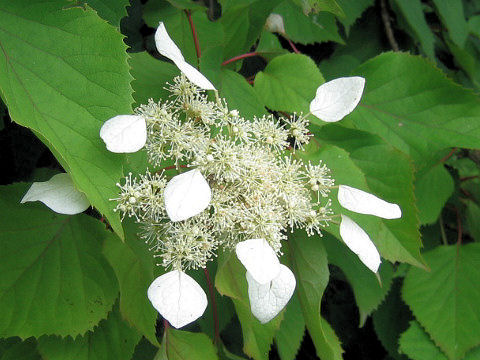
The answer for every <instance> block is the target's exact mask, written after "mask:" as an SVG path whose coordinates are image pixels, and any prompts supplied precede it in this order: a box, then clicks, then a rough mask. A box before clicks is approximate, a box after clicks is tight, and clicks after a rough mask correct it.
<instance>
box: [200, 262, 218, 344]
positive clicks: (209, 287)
mask: <svg viewBox="0 0 480 360" xmlns="http://www.w3.org/2000/svg"><path fill="white" fill-rule="evenodd" d="M203 272H204V274H205V278H206V279H207V284H208V292H209V293H210V299H211V300H212V309H213V311H212V312H213V323H214V326H215V341H214V342H215V343H220V330H219V325H218V314H217V303H216V302H215V291H214V289H213V284H212V281H211V280H210V274H209V273H208V269H207V268H206V267H204V268H203Z"/></svg>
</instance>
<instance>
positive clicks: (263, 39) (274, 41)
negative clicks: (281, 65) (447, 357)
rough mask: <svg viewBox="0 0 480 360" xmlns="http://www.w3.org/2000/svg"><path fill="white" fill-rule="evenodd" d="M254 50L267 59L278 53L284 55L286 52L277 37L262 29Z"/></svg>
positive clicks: (269, 59) (274, 56)
mask: <svg viewBox="0 0 480 360" xmlns="http://www.w3.org/2000/svg"><path fill="white" fill-rule="evenodd" d="M256 52H257V53H259V54H260V55H261V56H262V57H263V58H265V59H266V60H267V61H271V60H272V59H274V58H276V57H277V56H280V55H285V54H287V53H288V51H287V50H286V49H284V48H283V47H282V44H281V43H280V40H278V37H277V36H276V35H275V34H273V33H271V32H269V31H266V30H265V31H263V32H262V35H261V36H260V40H259V41H258V45H257V49H256Z"/></svg>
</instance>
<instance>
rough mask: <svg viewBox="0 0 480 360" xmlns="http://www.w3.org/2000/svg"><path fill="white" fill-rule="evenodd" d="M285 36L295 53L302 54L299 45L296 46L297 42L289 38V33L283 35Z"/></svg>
mask: <svg viewBox="0 0 480 360" xmlns="http://www.w3.org/2000/svg"><path fill="white" fill-rule="evenodd" d="M283 38H284V39H285V40H287V42H288V45H290V47H291V48H292V50H293V52H294V53H295V54H301V52H300V51H298V49H297V47H296V46H295V44H294V43H293V42H292V40H290V39H289V38H288V36H287V35H283Z"/></svg>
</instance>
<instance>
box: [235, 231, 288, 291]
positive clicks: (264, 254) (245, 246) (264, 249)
mask: <svg viewBox="0 0 480 360" xmlns="http://www.w3.org/2000/svg"><path fill="white" fill-rule="evenodd" d="M235 252H236V253H237V257H238V259H239V260H240V261H241V263H242V264H243V266H245V268H246V269H247V271H248V272H249V273H250V275H251V276H252V277H253V278H254V279H255V280H256V281H257V282H258V283H260V284H266V283H268V282H270V281H271V280H273V279H274V278H275V277H276V276H277V275H278V273H279V271H280V261H279V260H278V257H277V254H275V251H274V250H273V249H272V247H271V246H270V245H269V244H268V242H267V241H266V240H265V239H250V240H245V241H242V242H239V243H238V244H237V246H236V247H235Z"/></svg>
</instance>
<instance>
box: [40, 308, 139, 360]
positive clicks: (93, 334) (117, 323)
mask: <svg viewBox="0 0 480 360" xmlns="http://www.w3.org/2000/svg"><path fill="white" fill-rule="evenodd" d="M139 340H140V335H139V334H138V333H137V332H136V331H135V330H134V329H132V328H131V327H129V326H128V325H127V324H126V323H125V322H124V321H123V320H122V318H121V316H120V312H119V311H118V307H115V309H114V310H113V311H112V312H110V314H109V315H108V318H107V319H106V320H102V321H101V322H100V324H99V325H98V326H97V327H96V328H95V329H94V330H93V331H89V332H87V333H86V334H85V335H83V336H77V337H76V338H75V339H73V338H72V337H70V336H69V337H66V338H63V339H62V338H61V337H59V336H42V337H41V338H40V339H38V348H39V351H40V353H41V354H42V356H43V357H44V358H45V359H49V360H110V359H111V360H129V359H130V358H131V357H132V354H133V351H134V349H135V345H137V343H138V341H139Z"/></svg>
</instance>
